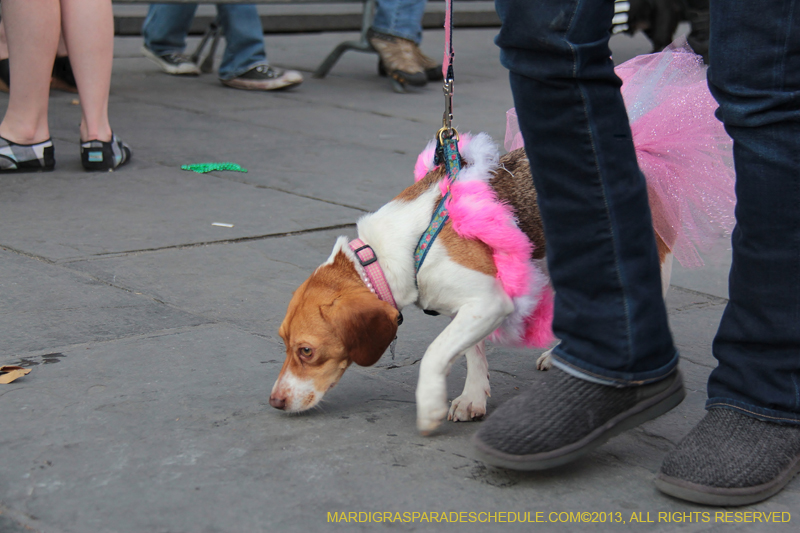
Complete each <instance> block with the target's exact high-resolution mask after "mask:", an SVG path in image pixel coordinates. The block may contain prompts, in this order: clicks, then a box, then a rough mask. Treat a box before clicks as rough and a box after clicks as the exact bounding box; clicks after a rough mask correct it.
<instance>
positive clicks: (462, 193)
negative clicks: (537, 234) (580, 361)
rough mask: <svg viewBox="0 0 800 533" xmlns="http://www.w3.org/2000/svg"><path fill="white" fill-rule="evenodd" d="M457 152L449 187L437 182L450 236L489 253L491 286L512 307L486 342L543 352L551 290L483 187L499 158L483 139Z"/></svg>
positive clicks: (426, 167) (508, 216)
mask: <svg viewBox="0 0 800 533" xmlns="http://www.w3.org/2000/svg"><path fill="white" fill-rule="evenodd" d="M458 147H459V151H460V152H461V155H462V157H463V158H464V159H465V161H466V162H467V165H466V166H465V167H464V168H463V169H462V171H461V173H460V174H459V178H458V180H457V181H456V182H455V183H449V179H447V178H445V179H444V180H442V182H440V184H439V185H440V187H441V190H442V194H445V192H446V191H447V187H448V185H449V186H450V192H451V197H450V200H449V201H448V202H447V210H448V213H449V216H450V221H451V224H452V227H453V230H454V231H455V232H456V233H457V234H458V235H460V236H462V237H464V238H466V239H474V240H479V241H481V242H483V243H485V244H486V245H487V246H489V248H491V250H492V256H493V258H494V264H495V267H496V268H497V280H498V281H499V282H500V284H501V285H502V287H503V289H504V290H505V292H506V294H508V296H509V297H510V298H511V299H512V301H513V302H514V312H513V313H512V314H511V315H509V316H508V317H507V318H506V319H505V321H504V322H503V323H502V324H501V325H500V327H499V328H498V329H497V330H496V331H495V332H494V333H492V335H491V336H490V337H489V339H490V340H492V341H494V342H498V343H501V344H508V345H514V346H529V347H536V348H546V347H548V346H550V345H551V344H552V343H553V341H554V340H555V338H554V336H553V330H552V323H553V290H552V288H551V287H550V284H549V279H548V276H547V274H545V273H544V272H543V271H542V269H541V268H540V267H539V266H538V265H537V264H536V262H535V261H534V260H532V259H531V256H532V252H533V243H531V241H530V240H528V237H527V236H526V235H525V233H523V232H522V230H520V229H519V226H518V225H517V221H516V217H515V216H514V212H513V210H512V208H511V207H510V206H509V205H506V204H504V203H503V202H501V201H500V200H499V199H498V198H497V195H496V194H495V192H494V190H493V189H492V188H491V186H490V185H489V179H490V178H491V177H492V172H493V171H494V170H495V169H496V168H497V166H498V159H499V152H498V150H497V146H496V145H495V144H494V143H493V142H492V140H491V139H490V138H489V136H488V135H486V134H485V133H481V134H479V135H476V136H474V137H473V136H471V135H469V134H465V135H462V136H461V139H460V141H459V146H458ZM435 149H436V143H435V141H432V142H431V143H429V144H428V146H427V147H426V148H425V150H424V151H423V152H422V153H421V154H420V155H419V157H418V158H417V163H416V166H415V168H414V177H415V180H416V181H419V180H420V179H422V178H423V177H425V175H426V174H427V173H428V172H429V171H431V170H432V169H433V168H434V165H433V158H434V152H435Z"/></svg>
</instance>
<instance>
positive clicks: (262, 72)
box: [219, 65, 303, 91]
mask: <svg viewBox="0 0 800 533" xmlns="http://www.w3.org/2000/svg"><path fill="white" fill-rule="evenodd" d="M219 81H221V82H222V84H223V85H227V86H228V87H233V88H234V89H245V90H249V91H274V90H276V89H286V88H288V87H294V86H295V85H300V84H301V83H303V75H302V74H300V73H299V72H297V71H296V70H284V69H281V68H277V67H273V66H270V65H258V66H257V67H253V68H251V69H250V70H248V71H247V72H245V73H244V74H242V75H241V76H237V77H235V78H231V79H229V80H219Z"/></svg>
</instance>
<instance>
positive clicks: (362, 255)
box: [349, 239, 397, 309]
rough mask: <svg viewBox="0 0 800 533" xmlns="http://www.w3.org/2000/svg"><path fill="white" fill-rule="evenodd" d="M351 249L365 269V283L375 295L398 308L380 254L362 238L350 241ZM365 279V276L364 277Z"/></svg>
mask: <svg viewBox="0 0 800 533" xmlns="http://www.w3.org/2000/svg"><path fill="white" fill-rule="evenodd" d="M349 246H350V249H351V250H353V253H354V254H356V257H357V258H358V262H359V263H361V267H362V268H363V269H364V274H366V279H364V280H363V281H364V284H365V285H366V286H367V287H368V288H369V290H371V291H372V292H374V293H375V295H376V296H377V297H378V298H379V299H381V300H383V301H384V302H387V303H389V304H391V305H392V307H394V308H395V309H397V303H396V302H395V301H394V296H393V295H392V289H390V288H389V283H388V282H387V281H386V276H384V275H383V270H382V269H381V265H380V264H379V263H378V256H377V255H375V250H373V249H372V247H371V246H370V245H369V244H365V243H364V241H362V240H361V239H354V240H352V241H350V244H349ZM362 279H363V277H362Z"/></svg>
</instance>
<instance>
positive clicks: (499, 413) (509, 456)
mask: <svg viewBox="0 0 800 533" xmlns="http://www.w3.org/2000/svg"><path fill="white" fill-rule="evenodd" d="M541 376H542V378H541V381H540V382H537V383H536V384H535V386H533V387H531V388H530V389H528V390H527V391H525V392H523V393H522V394H520V395H519V396H517V397H516V398H513V399H511V400H509V401H508V402H506V403H505V404H503V405H501V406H500V407H499V408H497V410H496V411H495V412H493V413H492V414H491V415H490V416H489V417H488V418H487V419H486V421H485V422H483V424H482V425H481V428H480V429H479V430H478V432H477V433H476V434H475V436H474V437H473V440H472V442H473V444H474V445H475V448H476V450H477V454H478V458H479V459H481V460H482V461H484V462H486V463H488V464H490V465H494V466H500V467H504V468H509V469H512V470H544V469H546V468H553V467H555V466H560V465H563V464H566V463H569V462H571V461H574V460H575V459H578V458H579V457H581V456H583V455H585V454H586V453H588V452H590V451H591V450H593V449H595V448H597V447H598V446H600V445H601V444H603V443H604V442H606V441H607V440H608V439H610V438H611V437H613V436H615V435H618V434H619V433H622V432H623V431H626V430H628V429H631V428H633V427H636V426H638V425H639V424H641V423H643V422H646V421H648V420H651V419H653V418H656V417H658V416H660V415H662V414H664V413H666V412H667V411H669V410H670V409H672V408H673V407H675V406H677V405H678V404H679V403H681V401H682V400H683V397H684V396H685V391H684V389H683V379H682V377H681V374H680V372H678V371H675V372H673V373H672V374H670V375H669V376H667V377H666V378H665V379H663V380H661V381H658V382H656V383H652V384H648V385H641V386H637V387H612V386H607V385H600V384H597V383H592V382H590V381H586V380H583V379H580V378H577V377H575V376H572V375H570V374H568V373H566V372H564V371H563V370H561V369H559V368H557V367H554V368H553V369H552V370H550V371H549V372H547V373H545V374H542V375H541Z"/></svg>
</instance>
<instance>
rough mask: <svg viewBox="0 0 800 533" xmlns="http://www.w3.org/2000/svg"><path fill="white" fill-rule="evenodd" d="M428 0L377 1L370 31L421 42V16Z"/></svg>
mask: <svg viewBox="0 0 800 533" xmlns="http://www.w3.org/2000/svg"><path fill="white" fill-rule="evenodd" d="M427 1H428V0H378V7H377V9H376V10H375V18H374V19H373V21H372V29H373V30H375V31H377V32H380V33H386V34H388V35H394V36H395V37H400V38H402V39H408V40H409V41H414V42H415V43H417V44H419V43H420V42H421V41H422V16H423V15H424V14H425V3H426V2H427Z"/></svg>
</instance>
